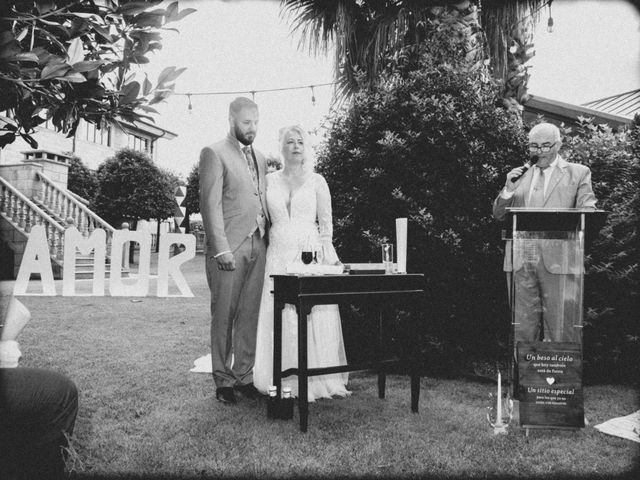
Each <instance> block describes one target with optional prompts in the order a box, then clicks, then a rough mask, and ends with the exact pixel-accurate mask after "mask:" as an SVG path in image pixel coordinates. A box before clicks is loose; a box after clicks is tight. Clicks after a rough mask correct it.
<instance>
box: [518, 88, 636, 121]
mask: <svg viewBox="0 0 640 480" xmlns="http://www.w3.org/2000/svg"><path fill="white" fill-rule="evenodd" d="M538 115H543V116H544V117H545V119H546V120H547V121H550V122H551V123H555V124H557V125H559V124H561V123H569V124H575V123H577V122H578V119H579V117H587V118H592V119H593V122H594V123H595V124H603V123H606V124H608V125H609V126H610V127H611V128H614V129H617V128H620V127H624V126H626V125H629V124H630V123H631V120H632V118H633V117H625V116H621V115H618V114H615V113H609V112H604V111H602V110H599V109H596V108H594V107H588V106H583V105H574V104H571V103H565V102H560V101H558V100H552V99H550V98H545V97H540V96H538V95H531V97H530V98H529V100H527V101H526V102H525V104H524V112H523V119H524V121H525V123H531V122H533V121H535V119H536V117H537V116H538Z"/></svg>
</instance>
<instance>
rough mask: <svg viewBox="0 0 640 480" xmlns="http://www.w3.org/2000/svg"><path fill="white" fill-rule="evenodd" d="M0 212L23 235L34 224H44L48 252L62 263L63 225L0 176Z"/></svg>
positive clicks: (29, 230) (27, 234)
mask: <svg viewBox="0 0 640 480" xmlns="http://www.w3.org/2000/svg"><path fill="white" fill-rule="evenodd" d="M0 214H2V216H3V217H4V218H5V219H6V220H7V221H9V222H10V223H11V224H13V225H14V226H15V227H16V228H17V229H18V230H19V231H21V232H22V233H23V234H24V235H25V237H28V236H29V232H31V228H32V227H33V226H34V225H44V227H45V232H46V235H47V244H48V246H49V254H50V255H51V257H52V258H53V259H54V260H55V261H56V262H57V263H58V264H59V265H62V261H63V255H64V227H63V226H62V225H61V224H60V223H59V222H58V221H56V220H55V219H53V218H51V217H50V216H49V215H48V214H47V213H46V212H45V211H44V210H42V209H41V208H40V207H38V206H37V205H36V204H35V203H33V202H32V201H31V200H29V199H28V198H27V197H26V196H25V195H24V194H22V193H21V192H19V191H18V190H16V189H15V188H14V187H13V186H12V185H11V184H10V183H9V182H7V181H6V180H5V179H4V178H2V177H0Z"/></svg>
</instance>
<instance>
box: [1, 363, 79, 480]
mask: <svg viewBox="0 0 640 480" xmlns="http://www.w3.org/2000/svg"><path fill="white" fill-rule="evenodd" d="M77 413H78V390H77V389H76V386H75V385H74V383H73V382H72V381H71V380H69V379H68V378H67V377H65V376H64V375H61V374H59V373H56V372H53V371H49V370H44V369H40V368H23V367H18V368H0V478H7V479H38V480H41V479H58V478H60V479H61V478H64V452H63V450H62V449H63V448H64V447H67V446H68V442H67V438H66V436H65V435H69V436H70V435H71V434H72V433H73V427H74V425H75V421H76V415H77Z"/></svg>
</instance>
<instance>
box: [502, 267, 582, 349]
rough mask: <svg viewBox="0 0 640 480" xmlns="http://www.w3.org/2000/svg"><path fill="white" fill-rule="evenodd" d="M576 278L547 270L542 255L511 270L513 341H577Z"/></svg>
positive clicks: (579, 302)
mask: <svg viewBox="0 0 640 480" xmlns="http://www.w3.org/2000/svg"><path fill="white" fill-rule="evenodd" d="M579 280H580V276H579V275H575V274H557V273H550V272H549V271H548V270H547V269H546V267H545V265H544V262H543V260H542V257H541V256H538V257H537V258H535V259H533V260H532V261H528V262H524V263H523V265H522V268H520V269H519V270H517V271H516V272H514V289H515V299H514V308H515V323H516V325H515V332H514V335H515V341H516V342H519V341H521V342H536V341H539V340H546V341H551V342H580V341H581V334H582V332H581V328H579V327H578V328H576V326H575V323H576V322H578V321H579V319H580V311H579V309H580V308H581V304H582V302H581V299H580V298H579V296H580V285H579ZM541 329H542V331H541Z"/></svg>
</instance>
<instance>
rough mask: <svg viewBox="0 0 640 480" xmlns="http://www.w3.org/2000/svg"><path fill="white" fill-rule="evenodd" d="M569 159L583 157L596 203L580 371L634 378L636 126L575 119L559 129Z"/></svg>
mask: <svg viewBox="0 0 640 480" xmlns="http://www.w3.org/2000/svg"><path fill="white" fill-rule="evenodd" d="M564 147H565V149H566V155H567V156H568V157H570V159H571V161H573V162H579V163H583V164H585V165H588V166H589V167H590V168H591V170H592V177H593V188H594V192H595V194H596V197H597V198H598V205H597V206H598V208H600V209H603V210H605V211H607V212H608V216H607V221H606V224H605V226H604V227H603V228H602V230H601V231H600V234H599V235H598V236H597V237H595V238H593V239H592V240H591V241H590V242H588V246H589V248H588V251H587V254H588V255H587V262H586V276H585V291H584V292H585V293H584V312H585V314H584V339H583V343H584V361H585V379H586V380H589V381H595V380H607V381H610V380H631V381H636V382H637V381H638V380H639V377H638V365H639V364H640V314H639V313H638V312H640V214H639V212H640V155H639V153H640V126H639V124H638V122H636V123H635V125H632V127H631V128H630V129H625V130H622V131H619V132H613V131H612V130H611V129H610V128H609V127H607V126H596V125H594V124H593V123H592V122H591V121H590V120H588V119H582V120H581V122H580V124H579V125H578V126H577V128H575V129H574V130H573V131H572V130H568V131H566V132H565V139H564Z"/></svg>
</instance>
